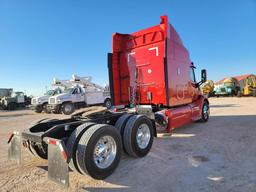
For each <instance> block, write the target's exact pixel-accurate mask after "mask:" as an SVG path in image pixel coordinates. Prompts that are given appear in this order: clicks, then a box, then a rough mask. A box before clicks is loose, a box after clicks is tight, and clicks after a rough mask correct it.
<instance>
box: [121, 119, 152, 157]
mask: <svg viewBox="0 0 256 192" xmlns="http://www.w3.org/2000/svg"><path fill="white" fill-rule="evenodd" d="M153 137H154V128H153V125H152V122H151V120H150V119H149V118H148V117H146V116H144V115H134V116H132V117H131V118H130V119H129V120H128V122H127V124H126V126H125V128H124V137H123V139H124V148H125V150H126V151H127V153H128V154H129V155H130V156H132V157H144V156H145V155H147V154H148V152H149V151H150V149H151V147H152V144H153Z"/></svg>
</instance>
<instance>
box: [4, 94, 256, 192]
mask: <svg viewBox="0 0 256 192" xmlns="http://www.w3.org/2000/svg"><path fill="white" fill-rule="evenodd" d="M210 103H211V117H210V119H209V121H208V122H207V123H193V124H190V125H187V126H185V127H183V128H180V129H177V130H175V132H174V134H173V135H172V136H171V137H165V138H157V139H155V141H154V144H153V147H152V149H151V152H150V153H149V154H148V155H147V156H146V157H144V158H141V159H134V158H130V157H127V156H124V157H123V159H122V160H121V163H120V164H119V166H118V168H117V169H116V171H115V172H114V173H113V174H112V175H111V176H110V177H108V178H107V179H106V180H104V181H98V180H94V179H92V178H90V177H89V176H83V175H79V174H77V173H74V172H70V187H69V188H68V189H64V188H63V187H60V186H58V185H57V184H55V183H53V182H52V181H49V180H48V179H47V161H45V160H40V159H38V158H36V157H34V156H31V155H30V154H29V153H28V152H27V151H25V150H24V152H23V159H24V161H23V164H22V165H21V166H18V165H16V164H15V163H13V162H10V161H8V160H7V148H8V145H7V143H6V141H7V138H8V133H10V132H12V131H14V130H17V131H21V130H22V129H24V128H27V127H28V126H29V125H30V124H31V122H34V121H36V120H39V119H41V118H46V117H51V118H56V117H58V118H63V117H65V116H63V115H46V114H35V113H34V112H32V111H29V110H19V111H15V112H3V111H0V152H1V153H0V191H15V192H17V191H149V192H150V191H161V192H162V191H175V192H176V191H180V192H186V191H196V192H198V191H216V192H217V191H218V192H222V191H225V192H227V191H230V192H231V191H232V192H236V191H237V192H240V191H243V192H247V191H251V192H255V191H256V166H255V163H256V147H255V146H256V98H211V99H210Z"/></svg>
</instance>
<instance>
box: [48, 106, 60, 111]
mask: <svg viewBox="0 0 256 192" xmlns="http://www.w3.org/2000/svg"><path fill="white" fill-rule="evenodd" d="M47 109H48V111H51V112H60V109H61V105H60V104H48V105H47Z"/></svg>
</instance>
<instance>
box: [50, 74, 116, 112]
mask: <svg viewBox="0 0 256 192" xmlns="http://www.w3.org/2000/svg"><path fill="white" fill-rule="evenodd" d="M91 80H92V78H91V77H79V76H77V75H72V78H71V80H70V81H69V82H70V83H71V84H72V87H69V88H67V89H65V90H64V91H63V93H61V94H58V95H54V96H51V97H49V99H48V105H47V108H48V110H49V111H51V112H53V113H61V112H62V113H64V114H65V115H70V114H72V113H73V112H74V111H75V109H79V108H83V107H86V106H88V105H97V104H104V106H106V107H107V108H110V107H111V105H112V104H111V98H110V91H109V88H108V86H105V87H102V86H100V85H97V84H95V83H93V82H91Z"/></svg>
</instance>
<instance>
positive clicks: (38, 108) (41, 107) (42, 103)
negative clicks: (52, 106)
mask: <svg viewBox="0 0 256 192" xmlns="http://www.w3.org/2000/svg"><path fill="white" fill-rule="evenodd" d="M61 92H62V89H61V88H59V87H58V88H56V89H52V90H49V91H47V92H46V93H45V94H44V95H43V96H40V97H33V98H32V99H31V106H30V108H31V109H32V110H34V111H35V112H36V113H41V112H45V113H50V112H49V111H48V108H47V104H48V99H49V97H51V96H53V95H58V94H60V93H61Z"/></svg>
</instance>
